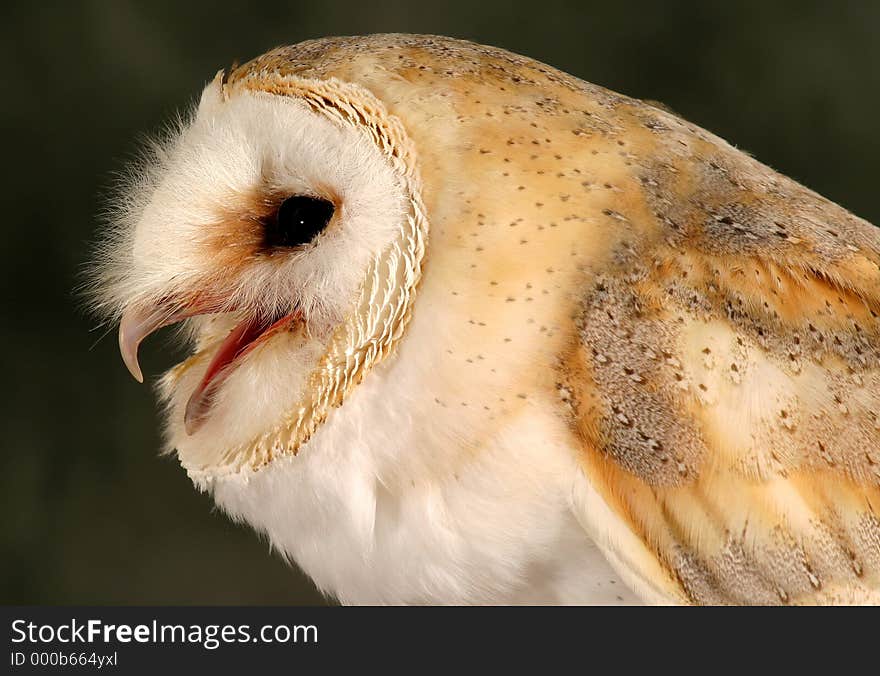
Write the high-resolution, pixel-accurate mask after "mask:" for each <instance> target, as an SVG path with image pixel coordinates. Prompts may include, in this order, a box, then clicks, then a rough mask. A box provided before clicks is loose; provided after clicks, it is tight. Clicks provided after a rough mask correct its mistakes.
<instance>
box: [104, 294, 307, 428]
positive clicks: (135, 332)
mask: <svg viewBox="0 0 880 676" xmlns="http://www.w3.org/2000/svg"><path fill="white" fill-rule="evenodd" d="M175 307H180V309H178V310H173V309H171V310H169V308H168V306H167V305H163V304H162V303H158V304H156V305H155V306H154V307H151V308H139V307H131V308H128V309H126V310H125V311H124V312H123V314H122V319H121V321H120V323H119V351H120V352H121V353H122V361H123V362H124V363H125V366H126V367H127V368H128V371H129V373H131V375H132V376H134V379H135V380H137V381H138V382H139V383H142V382H144V376H143V373H142V372H141V367H140V364H139V363H138V347H139V346H140V344H141V342H142V341H143V340H144V338H146V337H147V336H149V335H150V334H151V333H153V332H155V331H157V330H159V329H161V328H162V327H164V326H169V325H171V324H175V323H177V322H180V321H183V320H184V319H188V318H190V317H195V316H196V315H201V314H209V313H212V312H218V311H219V306H218V305H217V304H212V303H205V302H193V303H190V304H188V305H183V306H177V305H176V304H175ZM301 320H302V313H301V312H300V310H298V309H295V310H294V311H293V312H291V313H290V314H287V315H284V316H281V317H249V318H247V319H245V320H244V321H242V322H241V323H239V324H238V325H237V326H236V327H235V328H233V329H232V331H230V332H229V335H227V336H226V338H225V339H224V340H223V341H222V342H221V343H220V345H219V347H218V348H217V350H216V352H215V354H214V357H213V358H212V359H211V362H210V363H209V364H208V368H207V370H206V372H205V374H204V376H203V377H202V380H201V382H200V383H199V385H198V386H197V387H196V389H195V391H194V392H193V393H192V394H191V395H190V398H189V400H188V402H187V405H186V410H185V412H184V427H185V429H186V432H187V434H194V433H195V432H196V431H198V429H199V427H200V426H201V425H202V423H203V422H204V421H205V419H206V418H207V416H208V413H209V411H210V409H211V405H212V403H213V399H214V394H215V392H216V391H217V388H218V387H219V386H220V384H221V383H222V382H223V381H224V380H225V379H226V377H227V376H228V375H229V374H230V372H231V371H232V368H234V366H235V364H236V363H237V361H238V360H239V359H240V358H241V357H244V355H246V354H247V353H249V352H250V351H251V350H253V349H254V348H255V347H256V346H257V345H258V344H260V343H261V342H263V341H264V340H266V339H267V338H268V337H269V336H271V335H273V334H275V333H277V332H280V331H283V330H286V329H287V328H288V327H290V326H291V325H293V324H296V323H298V322H300V321H301Z"/></svg>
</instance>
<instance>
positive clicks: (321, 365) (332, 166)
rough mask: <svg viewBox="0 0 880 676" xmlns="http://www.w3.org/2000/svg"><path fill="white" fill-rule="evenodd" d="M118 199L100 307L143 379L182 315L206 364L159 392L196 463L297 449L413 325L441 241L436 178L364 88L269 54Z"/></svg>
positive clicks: (233, 466) (105, 252) (229, 467)
mask: <svg viewBox="0 0 880 676" xmlns="http://www.w3.org/2000/svg"><path fill="white" fill-rule="evenodd" d="M270 60H271V56H270ZM119 202H120V204H119V206H118V208H117V211H116V216H115V218H114V227H113V228H111V231H110V233H109V235H108V236H107V237H106V238H105V240H104V242H103V244H102V245H101V247H100V253H99V259H100V266H99V267H100V279H99V283H98V284H97V288H98V293H97V298H98V303H97V304H98V306H99V307H100V308H101V309H102V310H104V311H105V312H107V313H109V314H110V315H111V316H112V317H114V318H117V319H118V320H119V346H120V350H121V353H122V357H123V359H124V361H125V364H126V365H127V367H128V369H129V371H130V372H131V374H132V375H133V376H134V377H135V378H136V379H137V380H139V381H142V375H141V370H140V367H139V364H138V357H137V353H138V345H139V344H140V343H141V341H142V340H144V339H145V338H146V337H147V336H149V335H150V334H151V333H153V332H154V331H156V330H158V329H160V328H162V327H165V326H168V325H171V324H177V323H182V326H183V327H184V329H185V335H186V336H187V338H188V340H189V341H190V342H191V345H192V354H191V356H190V357H189V358H188V359H186V360H185V361H184V362H182V363H181V364H179V365H177V366H176V367H175V368H173V369H171V370H170V371H169V372H168V373H167V374H165V376H164V377H163V378H162V379H161V382H160V393H161V397H162V399H163V400H164V402H165V403H166V407H167V422H166V436H167V441H168V445H169V447H170V448H174V449H176V450H177V452H178V454H179V457H180V459H181V461H182V462H183V464H184V465H185V466H186V467H187V468H188V469H190V470H192V471H195V472H198V471H201V470H208V471H210V472H212V473H217V472H223V471H236V470H238V469H241V468H242V467H246V466H249V467H259V466H261V465H263V464H266V463H268V462H270V461H271V460H272V458H273V457H275V456H276V455H279V454H284V453H295V452H296V450H297V449H298V448H299V446H300V445H302V444H303V443H305V442H306V441H307V440H308V439H309V437H310V436H311V434H312V433H313V432H314V431H315V430H316V428H317V427H319V426H320V425H321V424H322V422H323V420H324V419H325V417H326V416H327V415H328V413H329V412H330V411H331V409H333V408H334V407H337V406H339V405H341V404H342V402H343V400H344V399H345V398H346V395H347V394H348V393H349V392H350V391H351V390H352V388H354V387H355V386H356V385H357V384H358V383H359V382H360V381H361V379H362V378H364V376H365V375H366V373H367V372H368V371H369V370H370V369H371V368H372V367H373V366H374V365H375V364H377V363H378V362H379V361H381V360H382V359H383V358H384V357H386V356H387V355H388V354H389V353H390V352H391V351H392V350H393V349H394V347H395V344H396V342H397V341H398V340H399V339H400V337H401V335H402V334H403V332H404V331H405V329H406V325H407V322H408V319H409V317H410V313H411V307H412V303H413V299H414V297H415V293H416V289H417V286H418V283H419V279H420V276H421V265H422V258H423V255H424V250H425V238H426V234H427V220H426V218H425V213H424V207H423V204H422V198H421V194H420V179H419V173H418V169H417V166H416V161H415V154H414V152H413V148H412V144H411V142H410V140H409V139H408V137H407V135H406V133H405V132H404V130H403V128H402V126H401V124H400V122H399V121H398V120H397V119H396V118H395V117H394V116H392V115H390V114H389V113H388V112H387V110H386V108H385V106H384V105H383V104H382V103H381V102H380V101H379V100H378V99H377V98H376V97H375V96H374V95H373V94H371V93H370V91H368V90H367V89H366V88H364V87H362V86H359V85H357V84H353V83H347V82H343V81H340V80H337V79H335V78H332V77H331V78H308V77H301V76H298V75H297V74H295V73H293V72H290V70H289V69H288V70H284V69H278V68H267V67H266V61H265V57H264V60H263V61H261V62H257V63H255V64H249V65H246V66H244V67H241V68H238V69H237V70H234V71H233V72H232V73H231V74H226V73H224V72H222V71H221V72H220V73H218V74H217V76H216V77H215V78H214V80H213V81H212V82H211V83H210V84H209V85H208V86H207V87H206V88H205V90H204V92H203V93H202V95H201V99H200V101H199V103H198V105H197V107H195V109H194V110H193V111H192V112H191V114H190V115H189V116H188V117H187V118H186V119H185V120H184V121H182V122H181V123H180V124H179V125H178V127H177V128H176V129H174V130H173V131H172V132H171V133H169V134H168V135H167V137H166V138H164V139H162V140H161V141H159V142H158V143H155V144H154V145H153V147H152V149H151V150H150V152H149V153H148V155H147V157H146V159H145V161H144V162H142V163H141V165H140V166H139V167H137V168H136V169H135V170H133V171H132V172H131V178H130V179H129V180H128V181H127V182H126V185H125V187H124V189H123V194H122V197H121V199H120V200H119Z"/></svg>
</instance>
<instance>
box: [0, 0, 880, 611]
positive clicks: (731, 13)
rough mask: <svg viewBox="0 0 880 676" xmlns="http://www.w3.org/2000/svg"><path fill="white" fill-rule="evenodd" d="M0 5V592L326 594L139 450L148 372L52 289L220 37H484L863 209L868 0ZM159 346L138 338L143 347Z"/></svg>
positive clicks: (69, 293)
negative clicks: (137, 373) (141, 144)
mask: <svg viewBox="0 0 880 676" xmlns="http://www.w3.org/2000/svg"><path fill="white" fill-rule="evenodd" d="M0 19H2V20H0V35H2V39H0V55H2V62H3V63H5V64H6V66H5V68H4V72H3V81H4V94H3V97H2V98H3V103H2V104H0V116H2V124H3V127H2V129H3V136H2V143H3V154H4V157H5V158H6V160H5V161H6V165H5V167H4V170H3V172H2V173H3V180H2V188H0V199H2V214H3V222H4V223H5V226H4V230H3V240H2V245H0V285H2V305H0V313H2V324H0V330H2V334H0V354H2V357H0V359H2V364H3V372H4V373H6V374H7V376H6V377H7V390H6V394H5V395H3V399H4V401H3V405H2V407H0V411H2V412H0V416H2V417H0V430H2V442H0V443H2V454H0V463H2V465H0V496H2V497H0V500H2V501H3V502H2V511H0V590H2V591H0V602H2V603H7V604H9V603H56V604H71V603H80V604H104V603H111V604H117V603H140V604H148V603H154V604H164V603H178V604H190V603H255V604H262V603H322V602H323V599H322V598H321V596H320V594H318V593H317V592H316V591H315V589H314V588H313V587H312V585H311V584H310V583H309V582H308V580H306V579H305V577H304V576H303V575H302V574H301V573H300V572H299V571H296V570H292V569H291V568H290V567H289V566H287V565H286V564H285V563H284V562H283V561H282V560H281V559H280V557H278V556H277V555H276V554H273V553H271V552H270V551H269V547H268V544H267V543H266V542H265V541H263V540H261V539H260V538H258V537H257V536H256V535H254V534H253V533H252V532H250V531H249V530H247V529H245V528H243V527H239V526H235V525H233V524H231V523H230V522H229V521H228V520H227V519H226V518H225V517H224V516H223V515H222V514H220V513H218V512H216V511H215V510H214V509H213V507H212V504H211V501H210V500H209V499H208V498H207V497H206V496H204V495H200V494H198V493H197V492H196V491H195V490H193V488H192V486H191V484H190V483H189V481H188V479H187V478H186V475H185V473H184V472H183V470H181V469H180V467H179V466H178V464H177V462H176V461H175V460H174V458H168V457H158V455H157V448H158V447H159V436H158V425H157V416H156V408H155V404H154V400H153V395H152V392H151V390H150V388H149V387H138V386H137V385H136V383H135V382H134V381H133V380H132V379H131V378H130V377H129V376H128V374H127V372H126V371H125V368H124V367H123V365H122V362H121V360H120V359H119V355H118V353H117V348H116V339H115V334H112V333H111V334H110V335H106V336H103V337H102V335H101V332H100V331H96V330H95V323H94V321H93V320H92V319H90V318H89V317H88V316H86V315H85V313H84V312H82V310H81V308H80V307H79V305H80V304H79V301H77V299H76V298H75V296H74V293H73V289H74V287H75V285H76V283H77V275H78V274H79V273H80V271H81V270H82V269H83V267H84V266H85V265H86V264H87V261H88V257H89V250H90V241H91V240H92V239H93V237H94V232H95V229H96V227H97V223H98V219H97V217H96V215H97V214H98V213H99V212H100V211H101V209H102V204H103V200H105V199H106V196H107V193H108V187H109V185H110V184H111V183H112V178H113V173H114V172H116V171H118V170H119V169H120V168H121V167H122V166H124V164H125V162H126V158H128V157H130V156H131V155H132V153H133V152H135V150H136V149H137V140H138V138H139V137H142V136H143V135H144V134H145V133H149V132H153V131H155V130H157V129H158V128H159V127H160V126H161V125H162V123H163V121H165V120H167V119H168V118H169V117H171V116H172V115H173V114H174V113H175V111H176V110H178V109H180V108H181V107H183V106H185V105H186V104H187V103H188V102H189V101H190V100H192V99H193V98H194V97H196V96H197V95H198V94H199V92H200V90H201V88H202V87H203V86H204V84H205V82H206V81H207V80H209V79H211V77H213V75H214V73H216V71H217V70H218V69H219V68H221V67H225V66H227V65H228V64H230V63H231V62H232V61H233V60H235V59H240V60H246V59H248V58H250V57H252V56H255V55H257V54H259V53H261V52H263V51H265V50H266V49H268V48H270V47H274V46H277V45H280V44H285V43H294V42H299V41H301V40H304V39H307V38H313V37H320V36H324V35H347V34H353V33H372V32H396V31H402V32H416V33H442V34H448V35H453V36H456V37H462V38H469V39H472V40H476V41H478V42H484V43H489V44H494V45H498V46H502V47H505V48H508V49H510V50H513V51H516V52H520V53H523V54H526V55H529V56H532V57H534V58H537V59H539V60H541V61H545V62H547V63H549V64H551V65H554V66H557V67H559V68H561V69H563V70H566V71H568V72H570V73H573V74H575V75H577V76H579V77H581V78H584V79H586V80H589V81H592V82H595V83H597V84H601V85H604V86H606V87H609V88H611V89H614V90H617V91H620V92H623V93H625V94H630V95H633V96H636V97H640V98H650V99H656V100H659V101H663V102H665V103H666V104H667V105H669V106H670V107H671V108H673V109H674V110H676V111H677V112H679V113H680V114H682V115H683V116H685V117H687V118H689V119H690V120H692V121H694V122H696V123H698V124H700V125H702V126H704V127H707V128H708V129H710V130H711V131H713V132H715V133H717V134H719V135H721V136H722V137H724V138H726V139H727V140H729V141H731V142H733V143H734V144H736V145H737V146H739V147H740V148H742V149H744V150H747V151H748V152H750V153H752V154H754V155H756V156H757V157H758V158H759V159H761V160H762V161H764V162H766V163H767V164H770V165H771V166H773V167H775V168H776V169H778V170H780V171H782V172H783V173H785V174H788V175H790V176H792V177H794V178H795V179H797V180H799V181H801V182H802V183H804V184H806V185H807V186H809V187H811V188H813V189H815V190H818V191H819V192H820V193H822V194H824V195H825V196H827V197H829V198H831V199H833V200H834V201H836V202H840V203H842V204H843V205H844V206H846V207H848V208H849V209H850V210H852V211H854V212H855V213H856V214H858V215H860V216H862V217H864V218H867V219H868V220H872V221H874V222H877V223H880V201H878V200H877V186H876V183H877V170H876V158H877V157H878V156H880V129H878V125H877V119H876V118H877V111H878V108H880V105H878V104H880V87H878V84H880V69H878V64H880V40H878V35H880V3H867V2H855V1H854V2H839V3H829V2H804V1H801V2H776V3H767V2H736V1H730V2H726V3H708V2H646V3H642V4H634V3H631V2H626V1H624V0H619V1H617V2H607V0H602V1H593V0H578V1H576V2H575V1H572V2H560V1H558V0H540V1H538V0H480V2H474V1H468V2H446V1H444V2H436V3H428V2H412V1H411V0H409V1H402V0H401V1H399V2H364V1H363V0H321V1H320V2H308V3H306V2H301V1H289V0H288V1H285V0H278V1H277V2H257V1H256V0H249V1H248V2H242V1H241V0H236V1H234V2H228V1H225V0H213V1H212V2H209V3H198V2H189V3H183V2H179V1H178V0H167V1H159V0H151V1H150V2H146V1H141V2H134V1H132V0H112V1H111V0H107V1H105V2H99V1H97V0H93V1H80V2H69V3H68V2H64V3H61V2H58V3H51V2H49V3H32V2H5V3H3V8H2V9H0ZM178 356H179V355H176V354H175V353H174V351H173V349H170V347H169V345H168V343H167V342H166V343H165V344H164V345H163V341H162V340H161V338H160V339H158V340H153V341H150V342H149V343H148V344H147V345H146V346H145V350H144V354H143V359H142V363H143V365H144V371H145V373H147V374H153V376H155V375H156V374H158V373H160V372H161V371H162V370H163V369H164V368H166V367H168V366H170V365H171V364H172V363H173V362H174V361H175V360H176V358H177V357H178ZM148 377H149V376H148Z"/></svg>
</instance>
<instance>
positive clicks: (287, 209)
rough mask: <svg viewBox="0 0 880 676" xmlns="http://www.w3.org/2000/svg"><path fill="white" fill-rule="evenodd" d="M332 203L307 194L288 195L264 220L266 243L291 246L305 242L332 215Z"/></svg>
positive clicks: (321, 227)
mask: <svg viewBox="0 0 880 676" xmlns="http://www.w3.org/2000/svg"><path fill="white" fill-rule="evenodd" d="M334 208H335V207H334V206H333V202H329V201H327V200H324V199H320V198H318V197H309V196H308V195H293V196H292V197H288V198H287V199H286V200H284V201H283V202H282V203H281V206H280V207H278V212H277V213H276V214H275V216H274V217H272V218H270V219H268V220H267V222H266V223H265V228H266V230H265V233H266V234H265V237H266V246H268V247H291V246H300V245H302V244H308V243H309V242H311V241H312V240H313V239H314V238H315V236H316V235H317V234H318V233H320V232H321V231H322V230H323V229H324V228H326V227H327V224H328V223H329V222H330V219H331V218H332V217H333V211H334Z"/></svg>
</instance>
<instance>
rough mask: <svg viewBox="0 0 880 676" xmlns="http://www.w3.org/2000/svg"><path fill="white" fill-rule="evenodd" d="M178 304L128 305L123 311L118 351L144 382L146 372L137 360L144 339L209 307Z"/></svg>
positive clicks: (130, 371) (140, 380) (132, 373)
mask: <svg viewBox="0 0 880 676" xmlns="http://www.w3.org/2000/svg"><path fill="white" fill-rule="evenodd" d="M176 307H179V308H180V309H176V310H175V309H169V307H168V306H167V305H164V304H162V303H159V304H157V305H155V306H153V307H146V308H144V307H137V306H133V307H129V308H126V309H125V311H124V312H123V313H122V319H121V320H120V322H119V352H120V353H121V354H122V361H123V362H124V363H125V366H126V368H127V369H128V372H129V373H131V375H132V377H133V378H134V379H135V380H137V381H138V382H139V383H142V382H144V374H143V373H142V372H141V366H140V363H139V362H138V347H140V344H141V342H143V340H144V339H145V338H146V337H147V336H149V335H150V334H151V333H154V332H156V331H158V330H159V329H161V328H162V327H164V326H169V325H171V324H176V323H177V322H180V321H183V320H184V319H187V318H189V317H193V316H195V315H199V314H205V313H206V312H209V311H210V310H209V308H207V307H206V306H205V304H203V303H194V304H190V305H184V306H182V307H181V306H176Z"/></svg>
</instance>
